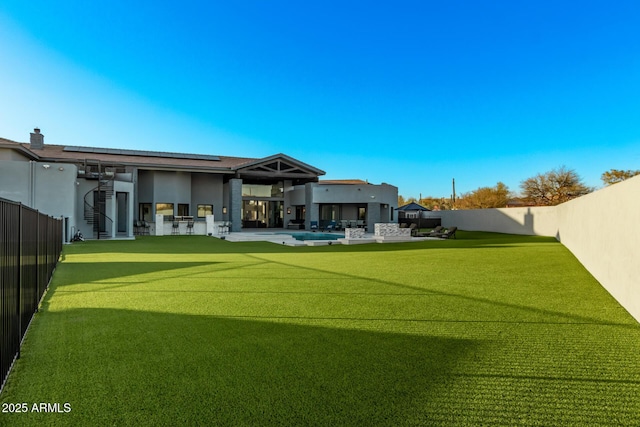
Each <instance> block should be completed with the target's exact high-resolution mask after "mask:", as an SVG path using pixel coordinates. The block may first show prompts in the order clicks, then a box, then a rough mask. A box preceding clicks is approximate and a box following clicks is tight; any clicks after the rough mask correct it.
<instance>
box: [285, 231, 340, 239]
mask: <svg viewBox="0 0 640 427" xmlns="http://www.w3.org/2000/svg"><path fill="white" fill-rule="evenodd" d="M278 234H286V235H289V236H291V237H293V238H294V239H296V240H338V239H342V238H343V237H344V234H335V233H278Z"/></svg>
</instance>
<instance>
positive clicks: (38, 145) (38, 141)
mask: <svg viewBox="0 0 640 427" xmlns="http://www.w3.org/2000/svg"><path fill="white" fill-rule="evenodd" d="M43 148H44V135H43V134H41V133H40V128H35V129H34V130H33V132H31V149H32V150H42V149H43Z"/></svg>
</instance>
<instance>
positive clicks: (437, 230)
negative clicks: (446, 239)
mask: <svg viewBox="0 0 640 427" xmlns="http://www.w3.org/2000/svg"><path fill="white" fill-rule="evenodd" d="M442 230H444V227H442V226H441V225H438V226H437V227H436V228H434V229H433V230H431V231H429V232H428V233H417V234H416V236H417V237H440V236H439V235H440V234H442Z"/></svg>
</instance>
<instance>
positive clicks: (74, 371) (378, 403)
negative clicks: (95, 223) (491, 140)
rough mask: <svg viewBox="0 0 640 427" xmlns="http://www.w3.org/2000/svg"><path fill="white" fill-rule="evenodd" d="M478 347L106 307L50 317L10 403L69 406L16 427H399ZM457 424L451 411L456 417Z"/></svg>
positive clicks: (425, 413) (27, 417)
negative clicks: (69, 409) (41, 426)
mask: <svg viewBox="0 0 640 427" xmlns="http://www.w3.org/2000/svg"><path fill="white" fill-rule="evenodd" d="M478 345H480V344H479V342H476V341H472V340H466V339H453V338H441V337H429V336H415V335H405V334H395V333H381V332H369V331H359V330H350V329H335V328H326V327H321V326H314V325H296V324H287V323H282V322H277V321H255V320H247V319H233V318H219V317H211V316H194V315H179V314H164V313H157V312H138V311H126V310H111V309H73V310H68V311H62V312H45V313H42V315H41V321H40V322H39V324H38V325H37V326H36V327H35V328H34V329H33V331H32V332H31V334H30V337H29V340H28V342H27V344H26V346H25V348H24V351H23V352H24V354H25V357H23V358H22V359H21V360H20V363H19V366H18V367H17V368H16V370H15V372H14V373H12V376H11V379H10V381H9V383H8V385H7V387H6V391H5V393H3V396H2V398H3V401H7V402H8V401H12V402H17V401H26V402H39V401H43V400H45V401H53V402H69V403H70V405H71V407H72V412H71V413H69V414H53V415H52V414H33V413H32V414H19V415H18V416H12V421H15V423H14V425H37V424H39V423H43V422H44V423H46V424H47V425H55V422H52V421H59V422H60V425H71V424H73V425H332V426H334V425H366V426H371V425H402V424H415V423H420V422H424V421H428V420H429V417H430V414H431V413H432V412H433V413H437V412H438V411H439V408H437V407H433V406H432V405H429V401H430V396H432V395H434V393H435V394H437V393H438V389H440V388H441V387H442V385H443V379H444V378H446V377H447V376H448V375H449V374H450V370H451V368H452V367H453V366H455V365H456V363H458V361H459V359H461V358H462V359H464V358H467V357H469V356H470V354H472V353H473V352H474V351H475V350H476V349H477V347H478ZM451 415H452V416H453V414H451Z"/></svg>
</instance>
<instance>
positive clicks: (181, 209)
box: [178, 203, 189, 216]
mask: <svg viewBox="0 0 640 427" xmlns="http://www.w3.org/2000/svg"><path fill="white" fill-rule="evenodd" d="M178 216H189V205H188V204H186V203H178Z"/></svg>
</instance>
